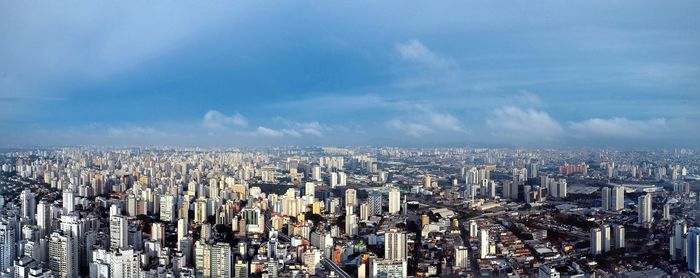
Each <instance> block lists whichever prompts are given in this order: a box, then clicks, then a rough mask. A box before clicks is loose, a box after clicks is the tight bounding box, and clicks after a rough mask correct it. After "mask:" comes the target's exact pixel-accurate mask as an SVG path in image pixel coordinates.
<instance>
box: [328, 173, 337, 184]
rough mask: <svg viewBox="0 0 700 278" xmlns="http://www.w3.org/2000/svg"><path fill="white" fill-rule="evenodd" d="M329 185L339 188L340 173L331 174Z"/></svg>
mask: <svg viewBox="0 0 700 278" xmlns="http://www.w3.org/2000/svg"><path fill="white" fill-rule="evenodd" d="M329 184H330V185H331V188H335V187H336V186H338V173H336V172H331V176H330V182H329Z"/></svg>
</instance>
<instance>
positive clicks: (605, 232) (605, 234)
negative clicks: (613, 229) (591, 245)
mask: <svg viewBox="0 0 700 278" xmlns="http://www.w3.org/2000/svg"><path fill="white" fill-rule="evenodd" d="M600 232H601V237H602V239H603V247H602V249H603V252H608V251H610V248H611V247H612V242H611V241H612V237H611V234H610V225H608V224H603V225H600Z"/></svg>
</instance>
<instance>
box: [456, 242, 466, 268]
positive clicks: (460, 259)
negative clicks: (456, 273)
mask: <svg viewBox="0 0 700 278" xmlns="http://www.w3.org/2000/svg"><path fill="white" fill-rule="evenodd" d="M455 267H459V268H461V269H468V268H469V248H467V247H466V246H457V247H455Z"/></svg>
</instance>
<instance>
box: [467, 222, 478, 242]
mask: <svg viewBox="0 0 700 278" xmlns="http://www.w3.org/2000/svg"><path fill="white" fill-rule="evenodd" d="M477 236H479V225H478V224H477V223H476V221H474V220H470V221H469V237H470V238H475V237H477Z"/></svg>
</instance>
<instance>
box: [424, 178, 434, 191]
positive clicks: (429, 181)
mask: <svg viewBox="0 0 700 278" xmlns="http://www.w3.org/2000/svg"><path fill="white" fill-rule="evenodd" d="M432 186H433V180H432V178H430V176H429V175H425V181H424V184H423V187H425V189H430V187H432Z"/></svg>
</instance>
